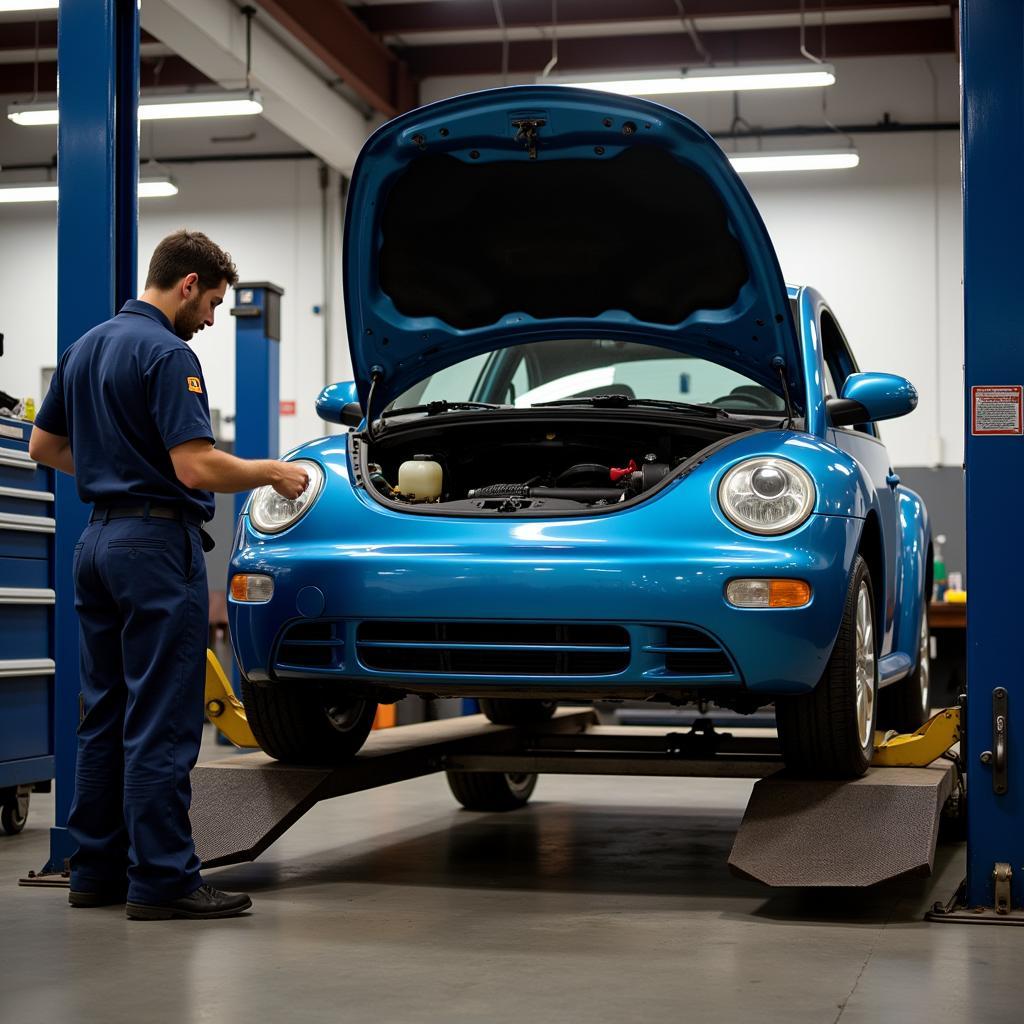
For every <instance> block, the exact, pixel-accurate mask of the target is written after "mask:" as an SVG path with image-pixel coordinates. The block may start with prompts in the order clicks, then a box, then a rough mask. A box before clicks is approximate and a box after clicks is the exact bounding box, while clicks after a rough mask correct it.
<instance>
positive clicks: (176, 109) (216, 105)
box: [139, 92, 263, 121]
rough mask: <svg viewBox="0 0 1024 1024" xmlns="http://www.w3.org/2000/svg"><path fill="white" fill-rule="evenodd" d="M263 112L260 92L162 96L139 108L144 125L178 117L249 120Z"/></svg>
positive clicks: (140, 118)
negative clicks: (248, 118) (146, 122)
mask: <svg viewBox="0 0 1024 1024" xmlns="http://www.w3.org/2000/svg"><path fill="white" fill-rule="evenodd" d="M262 112H263V100H262V99H260V94H259V93H258V92H224V93H216V94H214V95H206V96H202V95H186V96H161V97H159V98H154V99H151V100H147V101H146V102H145V103H140V104H139V120H140V121H165V120H170V119H171V118H177V117H247V116H249V115H252V114H260V113H262Z"/></svg>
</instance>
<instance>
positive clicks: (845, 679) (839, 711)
mask: <svg viewBox="0 0 1024 1024" xmlns="http://www.w3.org/2000/svg"><path fill="white" fill-rule="evenodd" d="M875 621H876V620H875V601H874V592H873V590H872V587H871V574H870V572H869V571H868V567H867V563H866V562H865V561H864V559H863V558H861V557H860V555H858V556H857V557H856V559H855V560H854V563H853V572H852V573H851V574H850V583H849V587H848V590H847V593H846V602H845V605H844V607H843V620H842V623H841V624H840V626H839V635H838V637H837V638H836V643H835V647H834V648H833V649H832V656H831V657H830V658H829V660H828V665H827V666H826V667H825V671H824V673H823V674H822V677H821V680H820V681H819V682H818V685H817V686H816V687H815V688H814V689H813V690H812V691H811V692H810V693H804V694H800V695H799V696H797V697H785V698H780V699H779V700H778V701H776V703H775V717H776V722H777V724H778V727H779V743H780V745H781V747H782V756H783V760H784V761H785V763H786V767H787V768H789V769H791V770H792V771H795V772H799V773H801V774H806V775H814V776H826V777H833V778H856V777H857V776H859V775H863V774H864V773H865V772H866V771H867V769H868V765H869V764H870V763H871V755H872V753H873V752H874V738H875V719H876V717H877V709H878V700H877V697H878V651H877V647H876V644H875Z"/></svg>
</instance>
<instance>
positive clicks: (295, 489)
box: [270, 462, 309, 501]
mask: <svg viewBox="0 0 1024 1024" xmlns="http://www.w3.org/2000/svg"><path fill="white" fill-rule="evenodd" d="M277 465H278V472H277V479H275V480H272V481H271V484H270V486H271V487H273V488H274V490H275V491H277V493H278V494H280V495H281V497H283V498H291V499H292V501H294V500H295V499H296V498H297V497H298V496H299V495H300V494H302V492H303V491H304V490H305V489H306V488H307V487H308V486H309V474H308V473H307V472H306V470H305V469H303V467H302V466H297V465H296V464H295V463H294V462H279V463H277Z"/></svg>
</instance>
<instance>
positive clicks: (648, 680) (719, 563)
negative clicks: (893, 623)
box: [229, 431, 920, 701]
mask: <svg viewBox="0 0 1024 1024" xmlns="http://www.w3.org/2000/svg"><path fill="white" fill-rule="evenodd" d="M349 444H350V439H346V438H324V439H321V440H319V441H314V442H310V443H309V444H307V445H304V446H302V447H301V448H299V449H297V450H296V451H295V452H293V453H292V455H291V457H301V458H304V459H314V460H316V461H317V462H318V463H319V464H320V465H321V466H322V467H323V468H324V470H325V476H326V479H327V483H326V485H325V488H324V491H323V493H322V495H321V497H320V498H319V500H318V501H317V503H316V504H315V505H314V506H313V508H312V509H311V510H310V511H309V512H308V513H307V514H306V515H305V516H304V517H303V518H302V519H301V520H300V521H299V522H298V523H297V524H296V525H295V526H294V527H292V528H291V529H288V530H285V531H283V532H282V533H280V534H277V535H275V536H269V535H263V534H260V533H258V532H257V531H256V530H254V529H253V526H252V524H251V522H250V520H249V518H248V516H243V518H242V522H241V528H240V532H239V536H238V542H237V545H236V548H235V551H234V553H233V556H232V561H231V569H230V571H231V573H235V572H261V573H268V574H270V575H272V576H273V577H274V598H273V600H272V601H270V602H269V603H267V604H262V605H247V604H238V603H235V602H231V603H230V607H229V619H230V622H231V636H232V642H233V644H234V646H235V653H236V656H237V658H238V661H239V663H240V664H241V666H242V667H243V670H244V671H245V672H246V674H247V675H248V676H249V677H250V678H251V679H254V680H259V679H267V678H270V677H271V676H272V674H273V673H272V669H271V666H272V664H273V661H274V657H275V651H276V647H277V644H278V642H279V639H280V635H281V633H282V631H283V630H284V629H285V628H286V627H287V626H288V625H289V624H291V623H293V622H294V621H296V620H298V619H300V618H301V617H302V616H301V614H300V611H299V609H298V607H297V603H296V602H297V601H298V600H299V595H300V594H301V593H302V591H303V589H304V588H306V587H308V586H313V585H315V586H318V587H319V588H320V590H321V591H323V593H324V595H325V609H324V612H323V617H324V618H326V619H337V620H342V626H341V629H342V631H343V633H344V636H345V644H346V649H347V651H348V652H349V653H348V655H347V657H346V660H345V662H344V666H343V668H342V669H340V670H338V671H336V672H334V673H333V675H334V677H335V678H337V679H338V680H339V682H340V681H342V680H351V681H353V682H359V683H360V684H362V685H366V684H367V683H378V684H381V685H385V684H387V683H388V682H391V683H392V684H394V683H395V681H396V680H397V681H398V685H399V688H400V684H401V681H402V676H401V674H396V673H395V672H387V673H384V672H375V671H373V670H371V669H368V668H366V667H365V666H364V665H362V664H361V663H360V662H359V661H358V660H357V659H356V658H355V657H354V654H353V652H354V651H355V628H356V626H357V624H358V623H359V622H361V621H365V620H373V619H414V620H415V619H420V620H423V619H427V620H431V619H434V618H440V619H445V620H477V621H479V620H481V619H485V620H493V621H563V620H565V619H567V618H569V619H571V620H572V621H574V622H615V623H621V624H623V625H624V626H626V628H627V629H628V631H629V633H630V636H631V645H632V648H633V650H634V657H633V659H632V663H631V665H630V668H629V670H628V671H627V672H624V673H620V674H618V675H616V676H601V677H596V676H592V677H588V676H574V677H572V678H568V679H564V680H559V681H558V682H559V686H560V688H561V689H563V690H564V689H573V688H575V689H577V690H579V691H583V690H588V691H592V690H594V689H598V688H604V689H606V690H607V692H609V693H611V692H615V691H616V690H621V689H623V688H630V689H635V690H637V691H641V690H643V691H645V692H653V691H654V690H656V689H658V688H659V687H660V688H662V689H664V688H666V686H667V685H668V684H667V682H666V681H664V680H663V678H662V677H661V676H659V675H658V673H657V671H656V669H655V664H656V661H657V659H655V658H653V657H651V656H648V654H647V653H646V652H645V649H646V648H647V647H648V646H649V645H650V644H652V643H653V642H654V640H653V638H654V636H655V631H653V630H654V627H656V626H660V625H671V624H692V625H695V626H698V627H700V628H702V629H705V630H707V631H708V632H710V633H711V634H712V635H713V636H714V637H715V638H716V639H717V640H718V641H719V642H720V643H721V644H722V645H723V647H724V648H725V649H726V651H727V652H728V654H729V655H730V657H731V658H732V660H733V662H734V665H735V668H736V674H735V675H734V676H732V677H730V678H722V677H717V678H715V677H707V678H700V679H692V680H686V683H687V684H692V685H693V686H700V687H707V688H714V687H716V686H718V687H721V686H732V687H735V686H736V685H737V684H738V682H739V681H740V680H742V682H743V684H744V685H745V686H746V687H747V688H748V689H749V690H751V691H753V692H756V693H758V694H763V695H765V700H766V701H767V700H768V699H770V696H771V695H775V694H784V693H795V692H800V691H802V690H806V689H808V688H810V687H813V686H814V685H815V683H816V682H817V681H818V679H819V677H820V675H821V672H822V669H823V667H824V664H825V662H826V661H827V659H828V655H829V653H830V652H831V649H832V645H833V643H834V641H835V637H836V633H837V631H838V626H839V621H840V618H841V614H842V602H843V597H844V595H845V586H846V579H847V577H848V574H849V570H850V566H851V564H852V561H853V558H854V556H855V555H856V553H857V546H858V543H859V540H860V533H861V530H862V528H863V524H864V517H865V516H866V515H867V514H868V512H869V511H871V510H872V509H874V508H875V502H876V498H875V496H874V494H873V493H872V489H871V486H870V481H869V480H868V479H867V478H866V477H865V475H864V473H863V471H862V469H861V468H860V467H859V466H858V465H857V463H856V462H855V460H853V459H852V458H851V457H850V456H848V455H847V454H846V453H844V452H842V451H841V450H840V449H838V448H836V447H835V446H833V445H831V444H829V443H827V442H826V441H824V440H822V439H820V438H815V437H813V436H811V435H808V434H804V433H799V432H795V431H764V432H762V433H757V434H751V435H744V436H742V437H740V438H739V439H738V440H736V441H734V442H733V443H732V444H731V445H729V446H728V447H727V448H726V449H723V451H722V452H721V453H720V457H719V458H712V459H708V460H707V461H706V462H704V463H703V464H702V465H701V466H699V467H698V468H697V469H696V470H694V472H693V473H691V474H690V475H689V476H687V477H686V478H685V479H683V480H680V481H678V482H677V483H675V484H674V485H672V486H670V487H668V488H666V489H664V490H663V491H662V492H660V493H658V494H656V495H655V496H653V497H651V498H650V499H648V500H647V501H645V502H643V503H642V504H640V505H638V506H635V507H633V508H631V509H628V510H624V511H610V512H608V513H607V514H604V515H598V516H591V517H586V518H573V519H550V520H536V519H534V520H524V519H518V520H517V519H505V518H502V519H496V520H492V519H480V518H472V519H471V518H455V517H453V518H442V517H433V516H432V517H425V516H417V515H410V514H407V513H403V512H400V511H396V510H393V509H390V508H386V507H384V506H383V505H381V504H379V503H378V502H376V501H375V500H374V499H373V498H371V497H370V496H368V495H367V494H366V492H365V491H364V490H362V489H357V488H354V487H353V486H352V465H351V455H350V452H349ZM757 455H769V456H780V457H783V458H787V459H791V460H792V461H795V462H798V463H799V464H801V465H802V466H804V467H805V468H806V469H807V470H808V471H809V472H810V474H811V476H812V477H813V479H814V480H815V481H817V482H818V487H817V496H816V502H815V512H814V514H813V515H812V516H811V517H810V519H809V520H808V521H807V522H806V523H805V524H804V525H803V526H801V527H800V528H799V529H797V530H795V531H793V532H792V533H791V534H788V535H785V536H782V537H758V536H753V535H750V534H746V533H744V532H743V531H741V530H739V529H737V528H736V527H735V526H733V525H732V524H731V523H730V522H729V521H728V520H727V519H726V517H725V516H724V515H723V514H722V512H721V510H720V509H719V507H718V504H717V498H716V495H717V493H718V485H719V483H720V481H721V478H722V477H723V476H724V475H725V473H726V472H727V471H728V470H729V468H731V467H732V466H733V465H735V464H736V463H738V462H740V461H743V460H744V459H747V458H751V457H753V456H757ZM752 575H756V576H784V577H789V578H798V579H805V580H807V581H808V582H810V583H811V586H812V589H813V598H812V601H811V603H810V604H809V605H807V606H806V607H805V608H800V609H785V610H751V609H738V608H734V607H732V606H730V605H729V604H727V602H726V601H725V598H724V589H725V586H726V584H727V583H728V582H729V580H730V579H733V578H736V577H745V576H752ZM908 589H909V587H908ZM627 595H628V596H627ZM911 604H912V605H913V607H914V608H915V609H916V613H917V614H919V611H920V603H919V600H917V601H914V600H911ZM624 607H626V608H628V612H626V613H625V614H624V610H623V609H624ZM567 608H571V609H572V613H571V615H569V616H567V614H566V611H565V610H566V609H567ZM890 636H891V631H890ZM912 650H913V649H912ZM891 652H892V648H891V644H890V646H889V647H886V648H883V651H882V652H881V653H883V654H888V653H891ZM322 674H323V675H328V676H329V675H331V673H322ZM509 681H510V680H509V677H507V676H487V675H479V676H472V677H468V676H460V677H454V676H449V677H444V678H443V679H438V680H437V684H438V685H437V689H438V690H439V691H441V692H443V690H444V684H445V683H448V684H449V685H452V686H456V685H457V686H462V687H466V686H469V687H476V688H478V689H479V690H480V692H483V693H486V691H487V687H488V686H493V685H497V684H502V685H507V684H508V683H509ZM517 682H518V683H519V684H521V686H522V688H523V691H524V692H534V691H537V690H542V688H543V684H538V681H537V680H535V679H534V680H529V679H520V680H517ZM676 684H677V686H678V685H680V684H679V681H678V680H676Z"/></svg>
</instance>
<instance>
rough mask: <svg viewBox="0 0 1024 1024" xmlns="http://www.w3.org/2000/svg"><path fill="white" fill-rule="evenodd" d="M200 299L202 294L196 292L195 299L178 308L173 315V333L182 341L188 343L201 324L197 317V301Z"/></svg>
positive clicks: (198, 316) (201, 320)
mask: <svg viewBox="0 0 1024 1024" xmlns="http://www.w3.org/2000/svg"><path fill="white" fill-rule="evenodd" d="M202 297H203V295H202V292H199V291H197V292H196V294H195V297H194V298H191V299H189V300H188V302H186V303H185V304H184V305H183V306H181V307H179V309H178V312H177V313H175V314H174V333H175V334H176V335H177V336H178V337H179V338H181V340H182V341H189V340H190V339H191V337H192V335H193V334H195V333H196V331H197V330H199V325H200V324H201V323H202V322H203V318H202V317H201V316H200V315H199V300H200V299H201V298H202Z"/></svg>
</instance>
